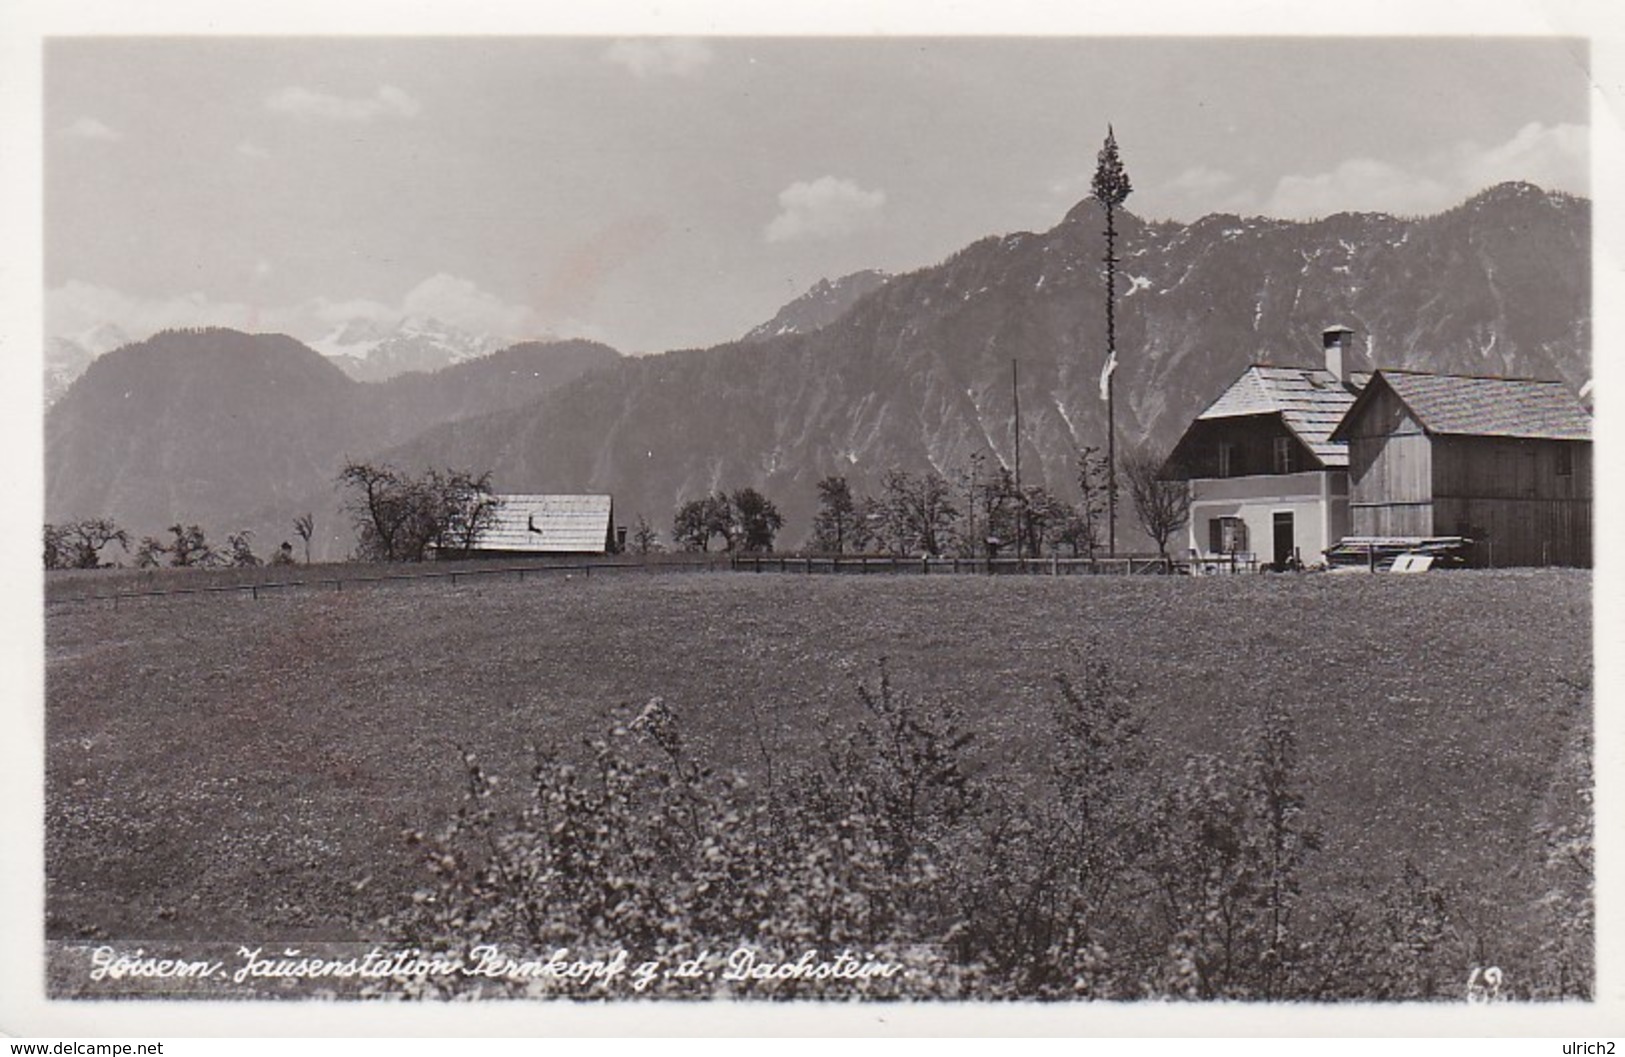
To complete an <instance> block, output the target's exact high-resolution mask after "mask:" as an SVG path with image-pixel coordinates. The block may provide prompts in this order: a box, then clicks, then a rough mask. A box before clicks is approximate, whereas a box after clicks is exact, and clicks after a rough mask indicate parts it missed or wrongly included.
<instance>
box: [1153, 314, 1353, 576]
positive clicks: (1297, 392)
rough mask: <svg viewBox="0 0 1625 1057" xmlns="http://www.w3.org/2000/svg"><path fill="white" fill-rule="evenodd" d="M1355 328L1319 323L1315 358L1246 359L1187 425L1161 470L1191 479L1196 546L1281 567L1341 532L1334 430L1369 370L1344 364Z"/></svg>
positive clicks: (1316, 556) (1338, 446)
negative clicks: (1283, 363)
mask: <svg viewBox="0 0 1625 1057" xmlns="http://www.w3.org/2000/svg"><path fill="white" fill-rule="evenodd" d="M1353 333H1354V332H1353V331H1352V330H1350V329H1348V328H1347V327H1330V328H1328V329H1327V330H1326V331H1325V332H1324V334H1323V335H1322V342H1323V346H1324V349H1323V351H1324V354H1325V365H1324V366H1321V367H1277V366H1271V365H1268V364H1254V365H1253V366H1251V367H1248V368H1247V370H1246V371H1244V372H1243V373H1242V375H1241V377H1240V378H1237V379H1236V381H1235V382H1234V383H1232V384H1231V386H1230V388H1228V389H1226V390H1225V391H1224V393H1223V395H1221V396H1220V397H1219V398H1218V399H1217V400H1215V401H1214V402H1213V403H1212V405H1211V406H1209V407H1208V409H1207V410H1205V411H1203V412H1202V413H1201V414H1200V415H1198V416H1197V417H1196V420H1195V421H1194V422H1192V423H1191V425H1190V428H1189V429H1187V430H1186V431H1185V434H1184V436H1182V437H1181V438H1180V440H1179V443H1178V444H1177V445H1175V447H1174V450H1173V453H1172V454H1171V455H1170V456H1169V458H1168V461H1167V463H1166V464H1165V465H1164V468H1163V476H1165V477H1170V478H1184V479H1186V480H1188V481H1189V488H1190V522H1189V524H1190V549H1191V551H1192V552H1193V553H1194V554H1197V555H1204V556H1209V557H1211V556H1218V555H1225V556H1230V557H1232V558H1237V557H1239V558H1241V559H1242V560H1245V561H1248V562H1251V561H1261V562H1263V563H1268V564H1272V565H1274V566H1275V567H1276V568H1287V567H1288V566H1291V565H1295V564H1312V563H1314V562H1316V561H1319V560H1320V555H1321V552H1322V551H1324V550H1326V549H1327V548H1328V547H1330V546H1332V545H1333V544H1335V543H1336V542H1337V541H1338V540H1339V539H1341V538H1342V537H1343V536H1344V535H1346V534H1347V533H1348V531H1349V472H1348V465H1349V461H1348V446H1347V445H1346V444H1345V443H1343V442H1342V441H1341V440H1338V439H1334V438H1333V437H1332V431H1333V429H1335V428H1336V426H1337V424H1338V422H1339V421H1341V420H1342V418H1343V416H1344V415H1345V414H1346V413H1347V412H1348V411H1349V409H1350V408H1351V407H1353V405H1354V403H1355V396H1356V394H1357V393H1358V392H1359V391H1360V389H1361V388H1362V387H1363V386H1364V384H1365V382H1366V381H1367V379H1368V378H1369V377H1370V376H1369V375H1367V374H1355V373H1353V372H1351V371H1350V370H1349V353H1350V349H1349V344H1350V338H1351V337H1352V336H1353Z"/></svg>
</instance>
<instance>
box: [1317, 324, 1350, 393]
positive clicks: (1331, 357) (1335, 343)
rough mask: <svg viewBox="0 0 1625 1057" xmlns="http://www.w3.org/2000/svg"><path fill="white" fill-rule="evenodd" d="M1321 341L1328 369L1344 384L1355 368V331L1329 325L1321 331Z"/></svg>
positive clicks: (1346, 383) (1347, 382)
mask: <svg viewBox="0 0 1625 1057" xmlns="http://www.w3.org/2000/svg"><path fill="white" fill-rule="evenodd" d="M1320 343H1321V346H1322V347H1323V348H1324V349H1325V351H1326V370H1327V371H1329V372H1331V375H1332V377H1333V378H1336V379H1337V380H1338V381H1339V382H1342V383H1343V384H1344V385H1348V384H1349V375H1350V374H1351V373H1352V372H1353V370H1354V363H1353V359H1354V355H1353V354H1354V331H1353V330H1352V329H1350V328H1348V327H1344V326H1336V327H1327V328H1326V329H1325V330H1323V331H1321V332H1320Z"/></svg>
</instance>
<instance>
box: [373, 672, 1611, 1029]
mask: <svg viewBox="0 0 1625 1057" xmlns="http://www.w3.org/2000/svg"><path fill="white" fill-rule="evenodd" d="M857 693H858V699H859V702H860V704H861V706H862V707H861V712H860V714H859V718H858V719H857V720H856V721H854V722H849V723H838V722H836V721H834V720H832V719H827V718H826V720H825V721H824V725H823V733H822V737H821V739H820V747H819V749H818V751H817V752H815V753H812V754H810V755H809V758H806V759H797V760H783V759H777V758H775V756H774V754H773V753H772V752H771V751H770V750H769V749H767V747H766V745H765V742H764V741H763V740H762V739H761V738H759V737H758V739H757V740H758V744H759V745H761V746H762V749H761V752H762V761H761V762H762V766H761V767H760V768H759V772H760V773H759V775H758V776H757V778H756V779H755V781H751V780H747V779H746V778H745V777H743V776H741V775H737V774H721V773H718V772H717V771H715V770H714V769H712V768H711V767H710V766H709V765H708V764H707V762H706V761H705V759H704V758H703V754H701V753H699V752H697V751H695V749H694V748H693V747H692V746H690V745H689V744H688V743H687V742H686V741H685V738H684V735H683V730H682V725H681V723H680V721H679V717H677V716H676V715H675V714H674V713H673V712H672V710H671V709H670V708H668V707H667V706H666V704H665V703H664V702H663V701H662V700H661V699H659V698H656V699H654V700H652V701H650V702H649V703H648V705H647V706H645V707H644V708H643V709H642V711H641V712H639V713H638V714H637V715H636V716H633V717H629V718H627V719H625V720H624V721H622V722H618V723H616V724H615V725H614V726H613V727H612V729H610V730H609V731H608V732H607V733H606V734H605V735H604V736H602V737H600V738H597V739H594V740H591V741H590V742H588V743H587V745H586V746H585V750H586V751H585V755H584V756H578V757H576V758H573V759H571V758H566V757H565V756H563V755H561V754H559V753H558V752H556V751H553V750H538V751H537V752H536V756H535V763H534V766H533V768H532V771H531V774H530V781H529V787H528V789H527V790H526V791H525V795H524V796H523V797H522V798H521V803H520V805H519V806H517V809H515V808H514V807H513V806H512V802H513V798H511V797H506V796H503V795H499V794H498V787H499V783H498V779H497V778H495V777H493V776H491V775H489V774H487V773H486V772H485V770H484V769H483V768H482V767H481V765H480V763H479V761H478V759H477V758H476V756H475V755H474V754H472V753H468V754H466V755H465V759H464V762H465V765H466V772H467V779H468V781H467V789H466V795H465V798H464V802H463V804H462V805H461V807H460V808H459V809H458V811H457V813H456V815H455V816H454V817H453V818H452V819H451V821H450V822H449V823H448V825H447V826H446V827H445V828H444V829H443V831H441V832H440V833H437V834H434V835H432V836H426V835H424V834H421V833H419V834H413V835H412V839H413V840H414V841H416V842H418V843H420V844H421V845H422V848H423V851H424V861H425V863H426V865H427V866H428V868H429V870H430V871H431V872H432V876H433V882H432V884H431V885H429V886H428V887H426V888H424V889H423V890H420V891H419V892H418V893H417V894H416V895H415V897H414V901H413V903H412V905H411V906H409V907H407V908H404V909H403V911H402V912H401V913H400V914H398V915H396V916H395V917H394V918H393V919H392V920H390V921H389V922H387V923H386V924H387V925H388V927H389V928H390V929H391V931H392V932H393V934H395V935H397V936H399V937H400V938H401V939H402V940H403V941H405V942H408V943H411V944H414V945H416V946H418V947H420V948H422V949H424V950H437V951H447V950H453V951H456V950H460V951H465V952H466V951H471V950H474V949H476V948H481V947H483V948H486V949H488V950H489V949H498V950H503V951H510V952H513V955H514V956H515V957H525V956H530V957H534V956H536V955H537V954H541V955H543V956H545V955H547V954H548V953H549V952H552V951H556V950H568V951H570V952H572V953H571V956H572V957H575V956H576V955H577V954H581V955H583V956H590V955H591V954H592V953H593V952H598V953H600V954H602V955H605V956H608V955H609V954H610V953H611V952H614V951H618V950H626V951H629V952H630V953H631V957H632V959H633V960H634V961H637V962H648V963H650V964H654V963H658V964H660V965H662V966H666V967H671V966H681V965H684V964H685V963H686V964H687V966H688V967H689V968H690V969H691V970H693V971H692V972H689V973H687V974H670V973H662V974H660V975H652V976H651V977H650V978H649V979H648V980H646V981H645V986H644V987H641V988H639V989H638V991H637V993H638V994H641V995H644V996H646V997H648V996H665V997H710V996H713V995H716V994H734V995H739V996H749V997H772V998H808V997H833V998H846V997H866V998H924V997H936V998H954V999H965V998H970V999H1041V1000H1058V999H1076V998H1093V999H1168V998H1189V999H1231V1000H1302V999H1308V1000H1339V999H1368V1000H1369V999H1383V1000H1398V999H1431V998H1452V999H1460V998H1461V997H1462V996H1463V995H1464V994H1465V989H1466V988H1467V986H1468V980H1469V978H1470V977H1472V976H1473V974H1474V972H1475V970H1480V971H1481V970H1483V969H1484V968H1485V967H1486V959H1489V958H1491V957H1493V955H1494V954H1495V951H1493V950H1486V949H1485V948H1486V941H1485V939H1484V936H1483V935H1482V933H1475V932H1474V931H1473V929H1471V928H1470V927H1468V926H1467V925H1466V924H1465V920H1464V913H1463V912H1464V911H1465V910H1468V909H1470V908H1466V907H1463V906H1462V905H1461V900H1460V898H1459V897H1458V896H1457V895H1456V894H1455V893H1452V892H1450V891H1447V890H1446V889H1445V888H1444V887H1443V886H1441V885H1439V884H1438V883H1436V882H1434V881H1433V880H1431V879H1430V878H1429V877H1427V876H1426V875H1425V874H1424V873H1423V872H1422V871H1421V870H1419V869H1417V868H1416V867H1415V866H1414V865H1410V864H1407V865H1406V867H1405V868H1404V870H1402V871H1401V874H1400V875H1399V876H1397V877H1389V878H1357V879H1349V880H1350V883H1349V884H1348V885H1347V886H1346V887H1345V888H1344V889H1342V890H1340V891H1339V892H1337V893H1325V892H1316V891H1309V890H1306V889H1305V887H1304V880H1303V879H1304V876H1305V873H1304V869H1303V867H1304V864H1305V863H1306V862H1308V861H1309V860H1310V858H1311V857H1312V856H1313V855H1314V854H1315V853H1316V852H1317V851H1318V850H1319V848H1320V843H1321V838H1320V834H1319V832H1318V831H1317V829H1316V828H1315V826H1314V825H1313V822H1312V820H1311V819H1310V818H1309V817H1308V815H1307V812H1306V810H1305V801H1304V797H1303V795H1302V789H1301V775H1300V766H1301V764H1300V761H1299V759H1298V754H1297V745H1296V739H1295V737H1294V735H1293V731H1292V730H1291V728H1290V726H1289V724H1288V721H1287V719H1286V718H1285V716H1284V714H1282V713H1279V712H1270V713H1268V714H1266V715H1264V716H1263V717H1261V718H1260V720H1259V721H1258V724H1257V728H1256V729H1255V730H1254V731H1253V732H1252V733H1251V736H1250V738H1249V739H1248V740H1249V742H1250V743H1251V744H1252V746H1253V749H1252V751H1251V753H1250V754H1249V755H1248V756H1247V757H1246V758H1245V759H1240V760H1228V759H1223V758H1219V757H1215V756H1202V755H1197V756H1192V757H1190V758H1188V759H1187V761H1186V764H1185V766H1184V767H1183V768H1182V769H1178V770H1176V771H1174V772H1172V773H1169V772H1168V771H1166V770H1165V769H1161V768H1154V767H1152V766H1151V765H1150V764H1149V762H1148V761H1149V760H1151V759H1152V758H1153V754H1152V753H1151V752H1149V751H1148V749H1149V747H1150V746H1151V744H1152V738H1153V737H1154V735H1152V734H1151V733H1150V732H1148V731H1147V730H1146V729H1145V725H1144V723H1143V722H1142V720H1141V718H1140V716H1139V714H1138V713H1137V711H1136V710H1135V708H1134V706H1133V702H1132V699H1131V696H1130V694H1129V692H1128V690H1127V688H1126V687H1124V686H1123V685H1122V684H1121V683H1120V682H1119V680H1118V679H1117V678H1116V677H1115V676H1114V673H1113V672H1112V671H1111V669H1110V668H1109V666H1107V665H1106V664H1104V663H1102V662H1099V661H1090V662H1089V663H1087V664H1085V665H1084V666H1083V669H1082V673H1081V676H1079V677H1078V678H1076V679H1072V678H1062V679H1059V680H1058V684H1057V691H1056V697H1055V702H1054V707H1053V710H1052V714H1051V717H1050V728H1051V729H1050V731H1049V734H1050V737H1049V738H1048V739H1047V741H1046V744H1047V745H1048V746H1050V753H1049V756H1048V758H1047V759H1043V760H1034V761H1030V766H1029V768H1028V773H1029V774H1030V775H1031V776H1032V783H1031V785H1030V786H1024V787H1022V788H1020V789H1016V788H1012V787H1010V786H1009V785H1008V783H996V782H993V781H990V780H989V779H987V778H986V777H985V776H984V775H983V774H982V773H981V771H980V770H979V768H978V765H977V762H976V760H975V758H974V755H973V753H972V747H973V745H974V735H973V733H972V732H971V731H969V730H968V729H967V728H966V726H965V723H964V720H963V718H962V717H961V716H959V715H958V714H957V713H956V712H955V711H954V710H952V709H951V708H947V707H930V708H926V707H922V706H921V705H920V704H919V703H918V702H916V701H914V700H913V699H912V698H910V697H909V696H908V695H907V694H904V693H902V692H900V691H898V690H897V689H896V688H895V687H894V686H893V685H892V683H891V681H890V678H889V677H888V675H887V674H886V671H885V667H884V665H882V667H881V671H880V674H879V676H878V678H877V680H876V681H875V682H874V683H873V684H872V685H871V684H863V685H860V686H859V687H858V691H857ZM1554 828H1555V827H1554ZM1556 836H1557V837H1560V838H1561V840H1562V843H1561V846H1560V847H1559V846H1558V842H1557V840H1556V839H1555V838H1554V839H1553V846H1554V848H1556V849H1557V850H1555V851H1554V853H1553V854H1554V857H1556V858H1558V859H1560V860H1561V868H1562V871H1563V872H1562V874H1561V877H1560V878H1559V881H1560V882H1561V883H1560V884H1555V885H1554V888H1553V895H1552V900H1554V901H1556V902H1558V903H1562V904H1564V905H1563V906H1560V907H1558V906H1553V907H1544V908H1542V909H1543V911H1544V912H1545V913H1546V914H1547V916H1548V918H1549V919H1551V918H1555V919H1557V920H1572V919H1573V918H1574V916H1575V915H1581V916H1584V915H1585V914H1588V913H1589V900H1590V878H1589V873H1588V871H1589V859H1588V858H1585V857H1583V856H1582V855H1580V854H1578V853H1576V852H1575V849H1576V848H1577V847H1579V848H1581V849H1582V851H1583V849H1584V848H1588V847H1589V843H1588V842H1589V830H1586V831H1585V832H1579V831H1578V830H1577V829H1576V825H1575V824H1574V823H1572V822H1570V823H1569V824H1568V825H1567V827H1566V828H1563V829H1562V830H1561V832H1560V833H1557V834H1556ZM1577 864H1578V865H1577ZM1579 873H1585V876H1584V877H1580V876H1579V875H1578V874H1579ZM1350 893H1352V895H1351V894H1350ZM1571 903H1572V904H1573V905H1572V906H1570V905H1569V904H1571ZM1571 931H1575V932H1583V931H1584V930H1583V929H1579V930H1571ZM1525 939H1527V937H1525ZM1501 941H1502V947H1501V948H1500V949H1502V950H1506V951H1512V950H1519V949H1528V950H1530V951H1533V949H1534V945H1532V944H1526V945H1525V947H1524V948H1520V947H1519V946H1518V942H1517V938H1515V937H1501ZM1547 946H1550V943H1548V944H1547ZM808 951H813V952H817V955H816V957H817V959H818V960H820V961H822V962H824V963H826V964H834V965H839V964H843V963H840V962H838V961H837V959H838V958H840V957H849V958H850V959H851V960H852V961H851V963H850V964H849V965H848V968H851V966H852V965H858V964H870V963H887V964H889V965H892V966H894V967H895V969H894V971H893V972H890V973H887V974H879V973H876V974H873V975H868V976H862V975H853V974H852V973H849V974H847V975H845V976H841V975H839V974H838V973H836V972H834V971H832V972H831V973H830V974H826V975H825V976H823V977H821V978H820V977H814V976H811V975H810V974H801V975H798V974H796V973H793V972H792V973H787V974H786V975H784V976H782V977H780V978H777V979H773V980H770V981H757V980H752V979H750V978H749V974H748V972H745V973H744V974H743V975H741V973H740V972H739V971H738V965H737V961H738V959H743V962H744V964H745V965H746V966H747V967H748V966H750V965H762V964H783V963H795V962H796V961H797V959H799V958H801V957H802V956H803V955H804V953H805V952H808ZM739 952H746V953H744V954H740V953H739ZM730 959H735V961H732V962H731V961H730ZM731 970H732V971H731ZM1590 978H1591V965H1590V960H1589V950H1588V949H1581V945H1580V943H1579V941H1577V940H1576V941H1574V942H1571V943H1569V944H1567V945H1566V946H1565V947H1564V949H1563V951H1562V952H1552V951H1546V952H1544V956H1543V957H1541V960H1540V964H1539V966H1535V965H1520V966H1516V967H1513V968H1512V975H1511V976H1510V977H1509V979H1511V980H1513V981H1515V986H1509V988H1508V993H1515V994H1516V995H1517V996H1518V997H1524V998H1558V997H1589V993H1590ZM474 980H476V981H477V983H476V984H472V986H471V980H470V979H469V978H467V977H435V978H432V979H431V980H429V981H427V982H425V983H421V984H417V985H413V986H412V987H409V988H408V990H412V991H418V992H420V993H434V994H451V993H463V994H467V993H470V991H471V990H472V991H476V992H477V993H481V994H489V993H493V992H495V993H500V994H527V993H535V994H542V993H556V992H555V991H553V990H550V989H549V986H548V985H547V984H545V983H538V982H537V981H534V980H503V979H498V978H482V977H476V978H474ZM571 993H572V994H575V995H577V996H580V995H582V994H584V993H586V994H596V995H599V996H603V997H628V995H629V994H631V992H629V991H627V990H625V989H624V988H622V989H620V990H610V989H607V988H606V989H603V990H600V991H598V992H591V991H588V992H582V991H574V992H571Z"/></svg>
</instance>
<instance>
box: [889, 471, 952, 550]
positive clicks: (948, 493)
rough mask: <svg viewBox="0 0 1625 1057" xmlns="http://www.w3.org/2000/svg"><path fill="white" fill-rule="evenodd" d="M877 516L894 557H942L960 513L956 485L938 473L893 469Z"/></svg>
mask: <svg viewBox="0 0 1625 1057" xmlns="http://www.w3.org/2000/svg"><path fill="white" fill-rule="evenodd" d="M882 487H883V488H884V491H883V492H882V494H881V498H880V500H879V503H878V505H877V507H876V509H875V511H874V512H875V513H878V514H879V515H880V516H879V518H878V526H877V534H878V535H879V536H880V537H881V538H882V539H883V540H884V541H885V543H886V546H887V547H888V548H889V549H890V550H891V552H892V553H893V554H914V553H923V554H928V555H930V556H932V557H937V556H939V555H941V554H942V550H943V547H944V545H946V544H947V542H948V537H949V534H950V532H951V530H952V529H953V524H954V520H955V519H956V518H957V517H958V516H959V511H958V510H957V509H956V508H955V507H954V504H953V498H952V486H951V485H950V484H949V483H948V482H947V480H945V479H944V478H943V476H942V475H941V474H939V473H936V472H935V471H933V472H931V473H923V474H919V475H918V476H916V475H914V474H911V473H908V472H907V471H905V470H889V471H887V473H886V476H885V477H884V478H883V481H882Z"/></svg>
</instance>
